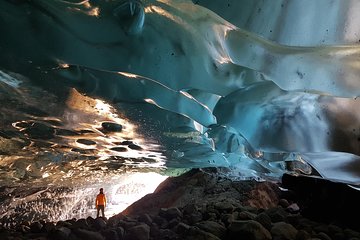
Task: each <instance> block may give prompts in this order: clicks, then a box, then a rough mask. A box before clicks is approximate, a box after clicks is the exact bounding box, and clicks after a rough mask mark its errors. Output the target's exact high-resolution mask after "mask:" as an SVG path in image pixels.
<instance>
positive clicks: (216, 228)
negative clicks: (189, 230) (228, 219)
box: [195, 221, 226, 239]
mask: <svg viewBox="0 0 360 240" xmlns="http://www.w3.org/2000/svg"><path fill="white" fill-rule="evenodd" d="M195 226H197V227H198V228H200V229H201V230H203V231H205V232H209V233H211V234H213V235H215V236H217V237H218V238H221V239H222V238H224V237H225V235H226V228H225V227H224V226H223V225H221V224H219V223H217V222H214V221H204V222H200V223H197V224H196V225H195Z"/></svg>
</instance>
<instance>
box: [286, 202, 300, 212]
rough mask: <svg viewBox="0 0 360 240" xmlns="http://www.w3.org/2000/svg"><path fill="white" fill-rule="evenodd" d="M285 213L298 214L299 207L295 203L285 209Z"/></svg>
mask: <svg viewBox="0 0 360 240" xmlns="http://www.w3.org/2000/svg"><path fill="white" fill-rule="evenodd" d="M286 211H288V212H290V213H298V212H300V207H299V205H297V204H296V203H292V204H290V205H289V206H288V207H287V208H286Z"/></svg>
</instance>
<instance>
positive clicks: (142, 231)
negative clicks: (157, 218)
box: [125, 224, 150, 240]
mask: <svg viewBox="0 0 360 240" xmlns="http://www.w3.org/2000/svg"><path fill="white" fill-rule="evenodd" d="M125 239H129V240H130V239H131V240H149V239H150V227H149V226H148V225H146V224H140V225H137V226H134V227H132V228H130V229H129V230H128V231H127V234H126V235H125Z"/></svg>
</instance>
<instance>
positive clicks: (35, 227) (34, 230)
mask: <svg viewBox="0 0 360 240" xmlns="http://www.w3.org/2000/svg"><path fill="white" fill-rule="evenodd" d="M42 227H43V225H42V224H41V223H40V222H33V223H32V224H31V225H30V231H31V232H32V233H39V232H41V230H42Z"/></svg>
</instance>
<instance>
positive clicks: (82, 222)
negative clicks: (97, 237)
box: [74, 218, 90, 229]
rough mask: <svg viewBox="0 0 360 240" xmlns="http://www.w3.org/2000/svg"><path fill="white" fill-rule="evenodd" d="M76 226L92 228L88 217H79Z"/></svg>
mask: <svg viewBox="0 0 360 240" xmlns="http://www.w3.org/2000/svg"><path fill="white" fill-rule="evenodd" d="M74 226H75V227H76V228H82V229H89V228H90V226H89V224H88V222H87V221H86V219H84V218H81V219H78V220H77V221H76V222H75V223H74Z"/></svg>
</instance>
